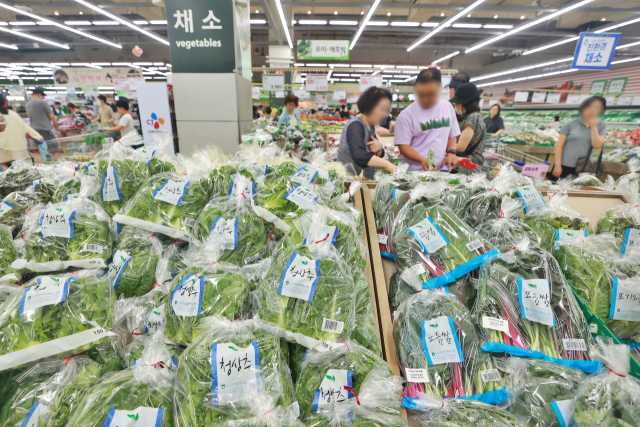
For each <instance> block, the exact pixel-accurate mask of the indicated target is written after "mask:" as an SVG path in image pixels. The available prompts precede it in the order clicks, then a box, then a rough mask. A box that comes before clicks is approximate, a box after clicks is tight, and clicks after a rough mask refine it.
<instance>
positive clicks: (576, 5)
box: [76, 0, 595, 53]
mask: <svg viewBox="0 0 640 427" xmlns="http://www.w3.org/2000/svg"><path fill="white" fill-rule="evenodd" d="M76 1H77V0H76ZM593 1H595V0H582V1H580V2H578V3H574V4H573V5H571V6H569V7H565V8H564V9H560V10H558V11H556V12H553V13H551V14H549V15H544V16H542V17H540V18H538V19H536V20H533V21H530V22H527V23H526V24H524V25H520V26H518V27H516V28H514V29H512V30H511V31H507V32H506V33H502V34H500V35H498V36H495V37H492V38H490V39H488V40H485V41H483V42H480V43H478V44H477V45H475V46H471V47H470V48H469V49H467V50H465V53H469V52H473V51H474V50H477V49H480V48H481V47H484V46H487V45H490V44H492V43H495V42H497V41H498V40H502V39H504V38H505V37H509V36H511V35H513V34H516V33H519V32H520V31H524V30H526V29H527V28H531V27H533V26H536V25H538V24H541V23H543V22H546V21H549V20H551V19H553V18H555V17H557V16H560V15H563V14H565V13H567V12H570V11H572V10H574V9H577V8H579V7H580V6H584V5H585V4H589V3H591V2H593Z"/></svg>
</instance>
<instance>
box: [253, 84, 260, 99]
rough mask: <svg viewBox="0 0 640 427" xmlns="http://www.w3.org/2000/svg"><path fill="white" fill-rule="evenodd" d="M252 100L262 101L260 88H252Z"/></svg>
mask: <svg viewBox="0 0 640 427" xmlns="http://www.w3.org/2000/svg"><path fill="white" fill-rule="evenodd" d="M251 98H253V99H260V88H259V87H258V86H252V87H251Z"/></svg>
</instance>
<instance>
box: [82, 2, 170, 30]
mask: <svg viewBox="0 0 640 427" xmlns="http://www.w3.org/2000/svg"><path fill="white" fill-rule="evenodd" d="M76 1H77V0H76ZM149 24H151V25H167V20H166V19H158V20H155V21H154V20H151V21H149ZM125 25H126V24H125Z"/></svg>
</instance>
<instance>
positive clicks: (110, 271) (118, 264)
mask: <svg viewBox="0 0 640 427" xmlns="http://www.w3.org/2000/svg"><path fill="white" fill-rule="evenodd" d="M132 259H133V257H132V256H131V255H129V254H128V253H127V252H125V251H121V250H117V251H116V253H115V254H113V261H111V263H110V264H109V266H108V268H107V279H108V280H109V284H110V285H111V286H113V289H114V290H115V289H118V283H120V278H121V277H122V273H124V270H125V268H127V265H128V264H129V262H130V261H131V260H132Z"/></svg>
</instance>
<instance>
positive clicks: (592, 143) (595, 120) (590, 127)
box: [552, 96, 607, 179]
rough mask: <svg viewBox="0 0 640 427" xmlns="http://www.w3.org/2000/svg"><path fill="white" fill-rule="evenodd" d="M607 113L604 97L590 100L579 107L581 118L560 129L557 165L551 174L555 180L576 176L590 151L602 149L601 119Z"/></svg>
mask: <svg viewBox="0 0 640 427" xmlns="http://www.w3.org/2000/svg"><path fill="white" fill-rule="evenodd" d="M606 110H607V101H606V99H604V97H602V96H591V97H589V98H587V99H585V100H584V101H582V103H581V104H580V107H579V111H580V118H578V119H575V120H572V121H570V122H568V123H566V124H565V125H564V126H562V128H561V129H560V138H558V142H557V143H556V153H555V154H556V164H555V166H554V168H553V172H552V175H553V176H554V177H555V178H556V179H557V178H564V177H566V176H569V175H577V171H576V166H577V165H578V163H579V162H580V161H581V160H584V164H585V165H586V163H587V162H588V161H589V158H590V157H591V151H593V150H594V149H595V150H598V149H600V148H602V146H603V145H604V136H605V135H606V133H607V125H606V124H605V123H603V122H601V121H600V116H602V115H603V114H604V112H605V111H606ZM565 146H566V149H565ZM580 172H582V171H580Z"/></svg>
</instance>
